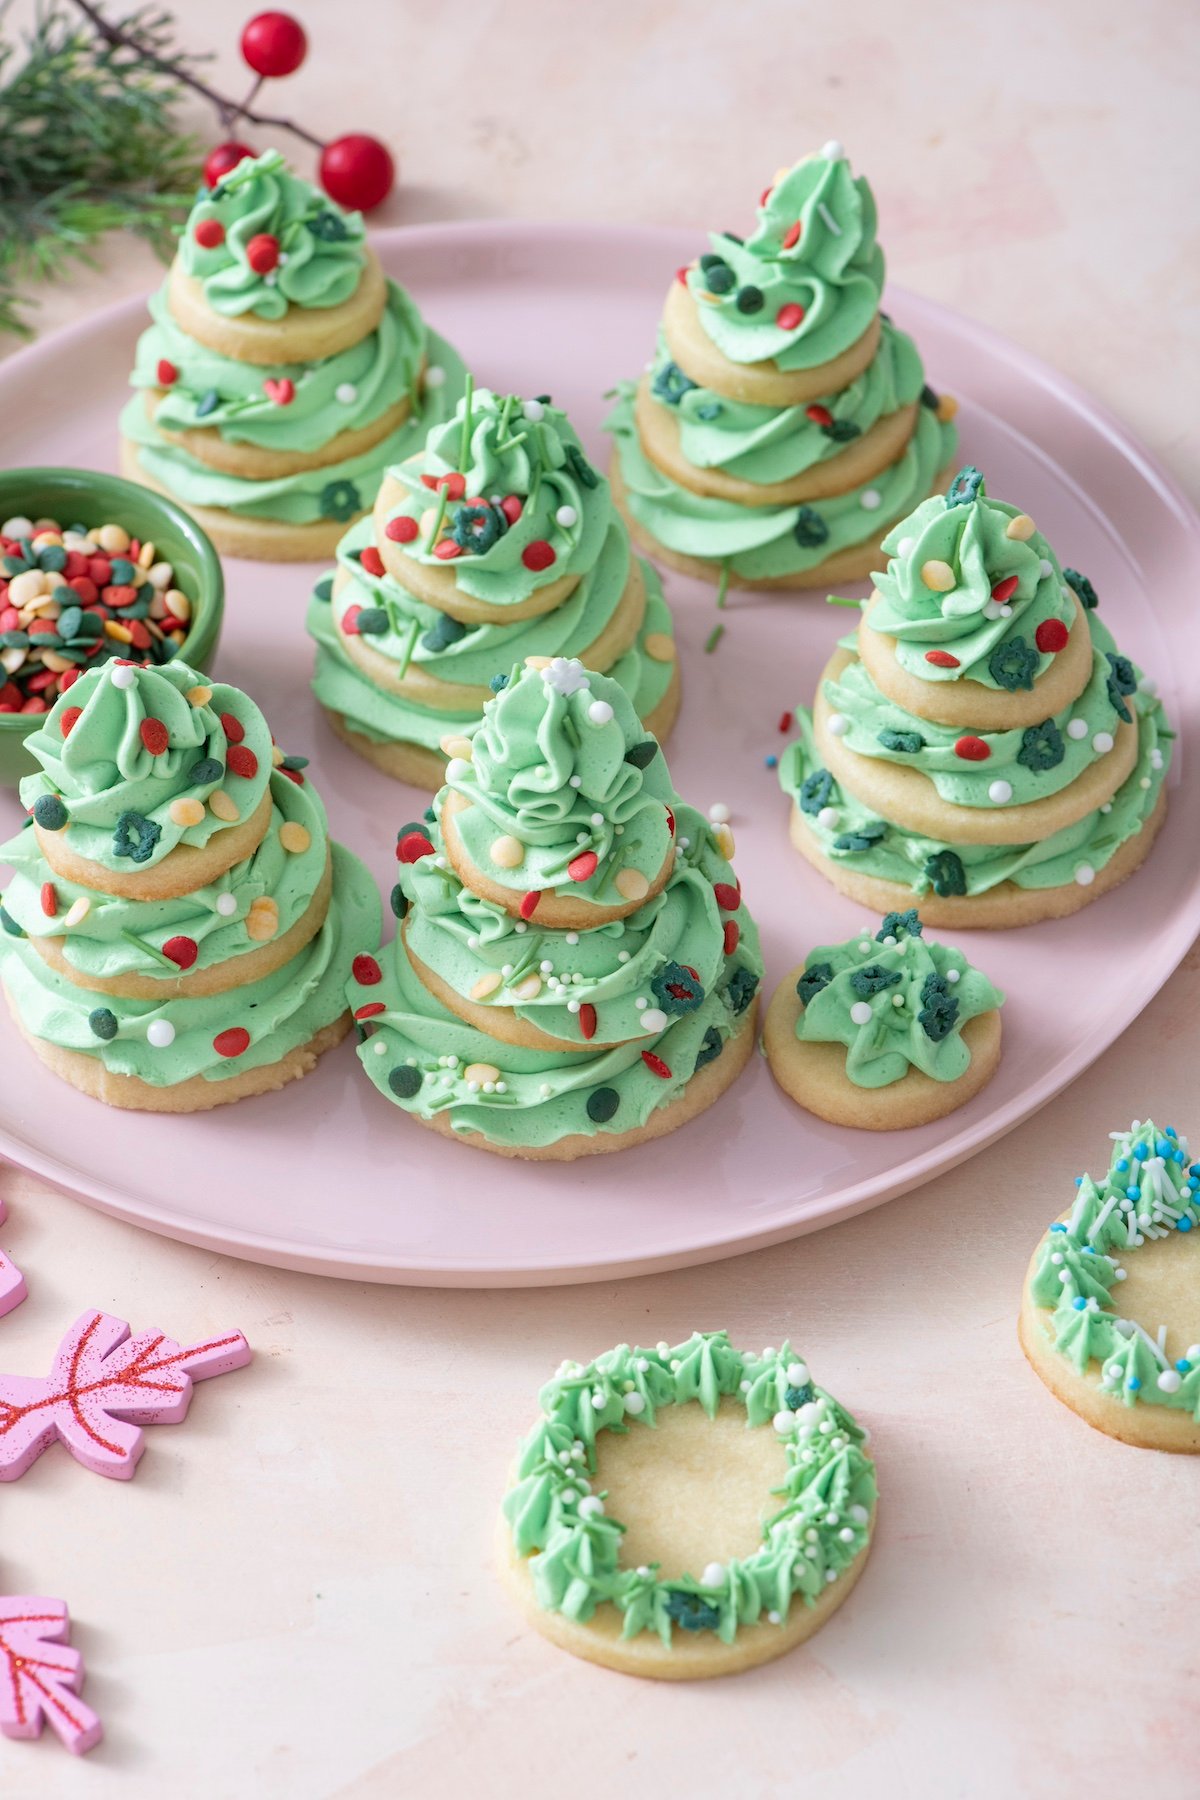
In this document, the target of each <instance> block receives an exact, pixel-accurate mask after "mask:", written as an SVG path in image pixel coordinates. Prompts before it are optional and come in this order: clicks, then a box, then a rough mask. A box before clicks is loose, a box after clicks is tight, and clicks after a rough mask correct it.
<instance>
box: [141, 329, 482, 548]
mask: <svg viewBox="0 0 1200 1800" xmlns="http://www.w3.org/2000/svg"><path fill="white" fill-rule="evenodd" d="M428 353H429V360H430V367H431V369H433V368H436V369H437V370H439V371H440V372H441V374H442V375H443V376H444V380H442V381H441V382H440V384H439V385H437V386H433V385H427V386H426V387H425V389H424V392H423V395H422V399H421V405H420V407H419V408H415V409H414V410H413V411H412V412H410V413H409V415H408V417H407V418H406V419H405V420H404V421H403V423H402V424H400V425H398V426H397V428H396V430H395V431H392V432H389V434H388V435H387V437H385V438H381V439H380V441H379V443H377V444H373V445H372V446H371V448H370V449H369V450H364V451H362V452H360V453H359V454H358V455H357V456H351V457H346V458H345V459H344V460H343V461H341V462H336V463H324V464H322V466H321V467H320V468H315V469H305V470H302V471H300V472H298V473H296V474H292V475H278V476H272V477H271V478H270V479H268V480H261V481H255V480H251V479H249V478H247V477H246V476H243V475H226V474H223V473H222V472H221V471H220V470H219V469H214V468H211V467H210V466H209V465H208V464H207V463H202V462H200V461H199V460H198V459H197V458H196V457H194V456H191V455H189V453H188V452H187V451H186V450H184V449H182V448H181V447H180V446H179V445H178V444H172V443H168V441H167V440H166V439H165V438H164V437H163V436H162V435H161V433H159V432H158V431H157V430H156V429H155V427H154V424H153V423H152V421H151V420H150V419H148V418H147V417H146V408H145V405H144V402H143V400H142V396H141V394H140V393H135V394H133V395H131V397H130V399H129V400H128V401H127V403H126V405H125V407H124V409H123V410H122V413H121V434H122V436H123V437H125V438H127V439H128V440H129V441H130V443H132V444H134V445H135V446H136V447H137V458H138V462H139V463H140V464H141V466H142V468H143V469H144V470H145V472H146V474H147V475H148V476H149V477H150V479H151V480H152V481H153V482H154V483H155V484H156V485H158V486H159V487H162V488H164V489H165V490H166V492H167V493H168V494H170V495H171V496H172V497H173V498H174V499H176V500H179V501H181V502H182V504H183V505H184V506H187V507H196V506H215V507H220V508H222V509H223V510H224V511H226V512H231V513H236V514H237V515H238V516H239V517H241V518H247V519H270V520H275V521H279V522H282V523H284V524H287V525H309V524H311V523H312V522H313V521H314V520H317V519H338V520H342V521H344V522H347V523H348V522H349V521H350V520H351V519H353V518H355V517H356V516H357V515H358V514H360V513H363V512H365V511H366V510H367V508H368V507H369V506H370V505H371V504H372V502H373V500H374V498H375V495H376V494H377V492H378V491H379V484H380V482H381V481H382V480H383V477H384V473H385V471H386V470H387V469H388V468H390V467H391V465H392V464H393V463H395V462H398V461H400V460H401V459H402V458H404V457H406V456H409V455H411V453H412V451H413V449H414V448H415V446H416V445H418V444H419V443H420V442H421V440H422V438H423V437H424V435H425V433H426V431H427V430H428V429H429V425H430V422H431V420H437V419H444V418H446V417H447V416H448V414H449V413H450V411H451V410H452V409H453V407H454V404H455V402H456V400H457V399H458V396H459V395H460V394H461V393H462V391H463V388H464V387H465V385H466V378H467V377H466V370H465V368H464V367H463V364H462V361H461V359H460V358H459V356H458V353H457V351H455V350H454V349H453V348H452V347H451V345H449V344H448V343H447V342H446V341H445V339H444V338H441V337H439V336H438V334H437V333H436V332H435V331H430V332H429V333H428ZM315 366H316V367H317V368H320V367H321V366H322V365H321V364H317V365H315ZM427 380H428V374H427ZM402 391H403V389H402V384H401V382H400V380H399V379H397V383H396V392H395V394H394V395H393V399H397V398H399V394H400V392H402ZM282 410H286V409H282ZM202 422H203V421H202Z"/></svg>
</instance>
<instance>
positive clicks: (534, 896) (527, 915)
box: [517, 888, 542, 919]
mask: <svg viewBox="0 0 1200 1800" xmlns="http://www.w3.org/2000/svg"><path fill="white" fill-rule="evenodd" d="M541 897H542V896H541V894H540V893H539V892H538V890H537V889H536V888H531V889H530V891H529V892H528V893H527V894H522V895H521V904H520V906H519V907H518V908H517V911H518V912H519V913H520V915H521V917H522V918H523V919H532V917H533V915H534V913H535V912H536V911H537V909H538V901H539V900H540V899H541Z"/></svg>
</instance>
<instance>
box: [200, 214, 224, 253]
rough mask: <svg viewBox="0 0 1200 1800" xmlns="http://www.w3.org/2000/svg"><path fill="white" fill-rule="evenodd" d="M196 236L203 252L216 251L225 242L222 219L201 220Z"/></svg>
mask: <svg viewBox="0 0 1200 1800" xmlns="http://www.w3.org/2000/svg"><path fill="white" fill-rule="evenodd" d="M194 236H195V239H196V242H197V243H198V244H199V246H200V248H201V249H202V250H215V249H216V247H217V245H218V244H223V243H224V242H225V227H224V226H223V225H222V223H221V221H220V219H201V221H200V223H199V224H198V225H197V227H196V230H195V233H194Z"/></svg>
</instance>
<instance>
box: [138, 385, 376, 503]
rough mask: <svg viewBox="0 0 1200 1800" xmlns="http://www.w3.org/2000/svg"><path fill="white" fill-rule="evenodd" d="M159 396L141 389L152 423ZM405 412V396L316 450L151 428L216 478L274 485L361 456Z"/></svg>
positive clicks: (205, 429) (210, 429) (205, 430)
mask: <svg viewBox="0 0 1200 1800" xmlns="http://www.w3.org/2000/svg"><path fill="white" fill-rule="evenodd" d="M162 398H163V390H162V388H150V389H147V391H146V395H145V407H146V414H147V417H148V418H149V419H150V420H151V421H152V422H154V419H155V414H156V412H157V410H158V403H159V401H161V399H162ZM410 410H411V403H410V401H409V398H408V395H407V394H405V395H404V397H403V398H402V399H400V400H398V401H397V402H396V404H395V406H389V407H388V408H387V409H386V411H384V412H382V413H380V415H379V417H378V418H377V419H372V420H371V422H370V424H368V425H358V426H356V427H355V428H354V430H353V431H339V432H338V433H337V435H336V436H335V437H331V438H330V439H329V440H328V442H327V443H324V444H322V445H321V447H320V449H319V450H264V449H263V448H262V446H261V445H260V444H251V443H247V442H245V441H244V440H239V439H236V438H226V437H222V436H221V433H220V430H219V429H218V428H217V427H216V426H212V425H196V426H193V427H191V428H190V429H188V430H185V431H168V429H167V428H166V426H165V425H159V424H157V423H155V430H156V431H157V432H158V435H159V437H161V438H162V439H163V440H164V442H165V443H168V444H175V445H177V446H178V448H179V449H181V450H184V451H186V452H187V454H188V455H189V456H193V457H195V459H196V461H197V462H200V463H203V464H204V465H205V467H206V468H209V469H217V470H219V471H220V473H221V474H222V475H237V476H239V477H241V479H242V480H244V481H279V480H281V479H283V478H284V477H285V476H288V475H303V474H305V473H306V472H307V471H308V470H310V469H325V468H328V467H329V465H330V464H331V463H339V462H349V460H350V458H351V457H352V456H362V455H364V454H365V453H366V451H368V450H371V449H373V448H374V446H375V445H376V444H381V443H382V442H383V440H384V438H385V437H389V436H390V435H391V433H392V432H393V431H396V430H398V429H399V427H400V426H401V425H403V423H404V421H405V419H406V418H407V417H408V415H409V412H410Z"/></svg>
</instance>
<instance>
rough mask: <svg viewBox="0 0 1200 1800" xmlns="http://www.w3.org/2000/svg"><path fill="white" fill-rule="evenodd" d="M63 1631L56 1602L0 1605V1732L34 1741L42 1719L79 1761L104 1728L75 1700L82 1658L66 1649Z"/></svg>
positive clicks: (28, 1597) (63, 1615)
mask: <svg viewBox="0 0 1200 1800" xmlns="http://www.w3.org/2000/svg"><path fill="white" fill-rule="evenodd" d="M69 1630H70V1622H69V1620H68V1618H67V1609H66V1606H65V1605H64V1603H63V1602H62V1601H61V1600H46V1599H43V1598H42V1597H41V1595H38V1594H13V1595H10V1596H9V1597H7V1598H4V1599H0V1732H3V1733H4V1736H5V1737H11V1738H35V1737H40V1735H41V1730H42V1724H43V1722H44V1721H45V1720H47V1719H48V1720H49V1722H50V1724H51V1725H53V1727H54V1729H55V1731H57V1733H58V1735H59V1737H60V1738H61V1739H62V1741H63V1743H64V1744H65V1745H66V1746H67V1749H68V1750H71V1751H73V1752H74V1754H75V1755H76V1756H82V1755H83V1753H84V1751H85V1750H90V1749H92V1747H93V1745H95V1744H98V1743H99V1742H100V1739H101V1737H102V1736H103V1734H104V1727H103V1726H102V1725H101V1723H100V1721H99V1719H98V1718H97V1717H96V1715H95V1713H94V1712H93V1711H92V1710H91V1708H90V1707H89V1706H85V1705H84V1703H83V1701H82V1700H80V1699H79V1697H78V1695H79V1690H80V1688H81V1687H82V1686H83V1658H82V1657H81V1656H80V1654H79V1652H78V1650H72V1649H71V1647H70V1646H69V1644H68V1643H67V1641H66V1639H67V1633H68V1631H69Z"/></svg>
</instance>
